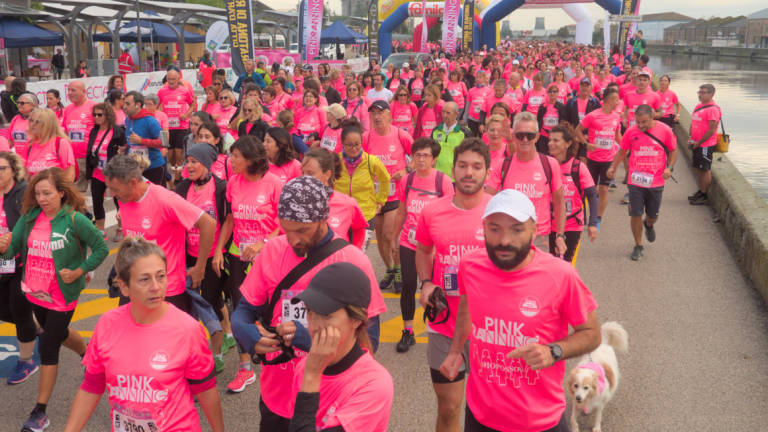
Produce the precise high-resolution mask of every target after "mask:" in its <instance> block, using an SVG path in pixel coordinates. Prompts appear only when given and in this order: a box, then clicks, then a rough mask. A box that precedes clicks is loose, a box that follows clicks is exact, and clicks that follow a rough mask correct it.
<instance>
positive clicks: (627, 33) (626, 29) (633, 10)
mask: <svg viewBox="0 0 768 432" xmlns="http://www.w3.org/2000/svg"><path fill="white" fill-rule="evenodd" d="M639 13H640V0H622V2H621V15H637V14H639ZM635 29H637V23H633V22H628V21H622V22H620V23H619V34H618V38H619V39H618V41H617V45H618V46H619V49H622V50H623V51H624V55H629V54H631V53H632V46H631V45H630V44H629V41H630V39H632V36H633V34H634V31H635Z"/></svg>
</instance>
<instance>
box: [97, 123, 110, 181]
mask: <svg viewBox="0 0 768 432" xmlns="http://www.w3.org/2000/svg"><path fill="white" fill-rule="evenodd" d="M112 132H113V131H112V129H109V131H107V132H106V134H107V136H104V131H102V130H99V131H98V132H97V133H96V140H95V141H94V142H93V150H96V149H97V148H98V149H99V153H98V156H99V163H98V165H97V166H96V168H94V169H93V178H95V179H96V180H101V181H102V182H106V180H105V179H104V171H103V170H104V168H106V167H107V147H109V142H110V141H111V140H112ZM102 138H103V141H102ZM99 143H101V146H99Z"/></svg>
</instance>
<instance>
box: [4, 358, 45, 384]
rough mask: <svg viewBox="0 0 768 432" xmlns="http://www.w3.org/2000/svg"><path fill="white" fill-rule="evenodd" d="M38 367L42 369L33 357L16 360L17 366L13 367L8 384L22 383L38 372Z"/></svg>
mask: <svg viewBox="0 0 768 432" xmlns="http://www.w3.org/2000/svg"><path fill="white" fill-rule="evenodd" d="M38 369H40V366H39V365H38V364H37V362H36V361H34V360H32V359H30V360H19V361H18V362H16V367H14V368H13V372H11V376H9V377H8V384H10V385H14V384H21V383H23V382H24V381H26V380H27V379H29V377H31V376H32V374H34V373H35V372H37V370H38Z"/></svg>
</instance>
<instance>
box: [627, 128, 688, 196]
mask: <svg viewBox="0 0 768 432" xmlns="http://www.w3.org/2000/svg"><path fill="white" fill-rule="evenodd" d="M655 123H656V125H655V126H654V127H652V128H651V129H649V130H648V131H647V132H648V133H650V134H651V135H653V136H655V137H656V138H658V139H659V140H661V142H663V143H664V145H665V146H666V150H665V148H663V147H662V145H661V144H659V143H658V142H657V141H656V140H654V139H653V138H651V137H649V136H648V135H646V134H645V133H643V132H642V131H640V129H638V127H637V126H632V127H631V128H629V129H627V132H626V133H625V134H624V136H623V137H622V138H621V148H622V149H623V150H630V151H631V153H630V155H629V178H628V180H627V182H628V183H629V184H631V185H634V186H638V187H643V188H657V187H662V186H664V182H665V180H664V177H663V174H664V169H665V168H666V167H667V154H666V151H669V152H671V151H672V150H674V149H675V148H676V147H677V138H675V133H674V132H673V131H672V129H670V127H669V126H667V125H665V124H664V123H662V122H660V121H656V122H655Z"/></svg>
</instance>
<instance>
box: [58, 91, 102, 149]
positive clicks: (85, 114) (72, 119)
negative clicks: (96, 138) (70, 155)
mask: <svg viewBox="0 0 768 432" xmlns="http://www.w3.org/2000/svg"><path fill="white" fill-rule="evenodd" d="M95 105H96V102H95V101H92V100H86V101H85V102H83V104H82V105H80V106H77V105H75V104H69V105H67V107H66V108H64V121H63V125H64V132H65V133H66V134H67V138H68V139H69V143H70V144H72V151H73V152H74V154H75V158H77V159H81V158H84V157H85V154H86V153H88V134H89V133H90V131H91V128H93V107H94V106H95Z"/></svg>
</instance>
